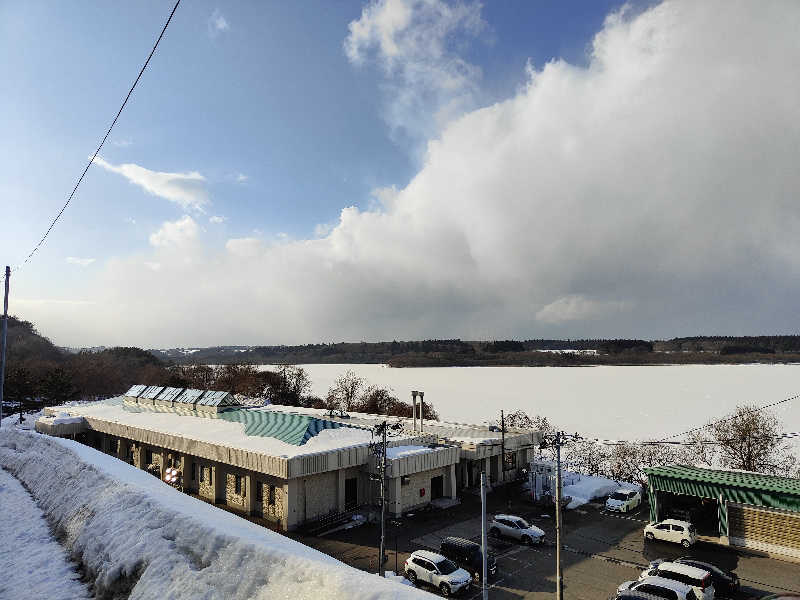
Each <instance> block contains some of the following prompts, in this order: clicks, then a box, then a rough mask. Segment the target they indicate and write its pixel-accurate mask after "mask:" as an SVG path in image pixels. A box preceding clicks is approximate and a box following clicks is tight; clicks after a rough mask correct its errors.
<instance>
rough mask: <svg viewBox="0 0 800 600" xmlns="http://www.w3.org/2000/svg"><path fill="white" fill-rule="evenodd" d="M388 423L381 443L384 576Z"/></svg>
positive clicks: (384, 428) (381, 568)
mask: <svg viewBox="0 0 800 600" xmlns="http://www.w3.org/2000/svg"><path fill="white" fill-rule="evenodd" d="M387 425H388V423H387V422H386V421H384V422H383V427H381V429H382V430H383V440H382V443H381V448H382V451H381V554H380V557H379V558H378V563H379V564H380V567H379V568H378V572H379V573H380V575H381V577H384V576H385V574H386V570H385V569H384V566H383V557H384V555H385V552H386V428H387Z"/></svg>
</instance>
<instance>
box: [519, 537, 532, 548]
mask: <svg viewBox="0 0 800 600" xmlns="http://www.w3.org/2000/svg"><path fill="white" fill-rule="evenodd" d="M522 543H523V544H525V545H526V546H532V545H533V542H532V541H531V537H530V536H529V535H523V536H522Z"/></svg>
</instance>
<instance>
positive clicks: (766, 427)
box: [707, 405, 796, 475]
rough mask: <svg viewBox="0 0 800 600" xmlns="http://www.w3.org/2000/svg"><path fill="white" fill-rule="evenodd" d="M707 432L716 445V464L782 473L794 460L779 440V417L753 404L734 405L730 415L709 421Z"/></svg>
mask: <svg viewBox="0 0 800 600" xmlns="http://www.w3.org/2000/svg"><path fill="white" fill-rule="evenodd" d="M707 430H708V435H709V436H710V439H711V441H713V442H715V443H716V445H717V447H718V448H719V463H720V466H722V467H725V468H727V469H741V470H743V471H756V472H760V473H770V474H773V475H785V474H786V469H787V468H791V467H792V466H793V465H794V464H795V461H796V457H793V456H792V453H791V447H790V446H789V445H788V444H787V443H785V442H782V441H781V439H780V435H781V434H782V433H783V431H782V428H781V425H780V421H778V418H777V417H776V416H775V415H772V414H769V413H765V412H763V411H761V410H759V409H758V407H757V406H752V405H745V406H737V407H736V412H735V413H734V414H733V416H731V417H729V418H727V419H723V420H721V421H717V422H716V423H710V424H709V426H708V428H707Z"/></svg>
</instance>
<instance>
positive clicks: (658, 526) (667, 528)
mask: <svg viewBox="0 0 800 600" xmlns="http://www.w3.org/2000/svg"><path fill="white" fill-rule="evenodd" d="M656 529H660V530H662V531H669V525H656Z"/></svg>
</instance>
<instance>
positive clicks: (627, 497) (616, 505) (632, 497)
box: [606, 488, 642, 513]
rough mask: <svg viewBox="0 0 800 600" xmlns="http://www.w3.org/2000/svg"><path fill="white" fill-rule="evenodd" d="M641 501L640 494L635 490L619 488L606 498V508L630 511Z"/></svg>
mask: <svg viewBox="0 0 800 600" xmlns="http://www.w3.org/2000/svg"><path fill="white" fill-rule="evenodd" d="M641 503H642V494H641V492H637V491H636V490H629V489H627V488H619V489H618V490H617V491H616V492H614V493H613V494H611V496H609V497H608V500H606V510H616V511H619V512H624V513H626V512H631V511H632V510H633V509H634V508H638V507H639V505H640V504H641Z"/></svg>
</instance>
